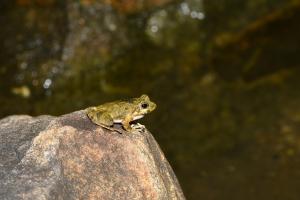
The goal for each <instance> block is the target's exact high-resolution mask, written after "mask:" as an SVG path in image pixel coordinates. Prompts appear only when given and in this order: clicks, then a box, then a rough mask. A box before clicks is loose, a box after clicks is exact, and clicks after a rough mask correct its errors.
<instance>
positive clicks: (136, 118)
mask: <svg viewBox="0 0 300 200" xmlns="http://www.w3.org/2000/svg"><path fill="white" fill-rule="evenodd" d="M143 117H144V115H138V116H135V117H133V121H134V120H138V119H141V118H143Z"/></svg>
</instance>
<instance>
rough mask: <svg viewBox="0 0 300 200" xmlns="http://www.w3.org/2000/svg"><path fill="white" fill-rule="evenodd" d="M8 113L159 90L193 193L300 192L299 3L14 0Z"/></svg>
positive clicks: (163, 141) (7, 40)
mask: <svg viewBox="0 0 300 200" xmlns="http://www.w3.org/2000/svg"><path fill="white" fill-rule="evenodd" d="M0 11H1V16H0V25H1V31H0V38H1V43H0V45H1V48H0V58H1V67H0V77H1V78H0V104H1V106H0V117H4V116H7V115H11V114H23V113H26V114H30V115H40V114H51V115H61V114H64V113H68V112H71V111H75V110H78V109H83V108H85V107H88V106H91V105H97V104H101V103H103V102H106V101H110V100H116V99H123V98H128V97H136V96H139V95H141V94H143V93H146V94H148V95H149V96H150V97H151V99H153V101H155V102H156V103H157V104H158V108H157V110H156V111H155V112H154V113H152V114H149V116H147V117H146V118H145V119H144V120H143V123H144V124H146V125H147V127H148V129H150V130H151V131H152V132H153V134H154V136H155V138H156V139H157V140H158V142H159V144H160V145H161V147H162V149H163V151H164V152H165V154H166V156H167V158H168V160H169V161H170V163H171V165H172V167H173V169H174V170H175V173H176V174H177V176H178V178H179V181H180V183H181V185H182V187H183V190H184V192H185V195H186V196H187V198H188V199H206V200H210V199H211V200H215V199H220V200H224V199H228V200H229V199H230V200H232V199H245V200H248V199H249V200H252V199H261V200H276V199H278V200H282V199H289V200H294V199H295V200H298V199H299V196H300V192H299V188H298V186H299V185H300V159H299V156H300V133H299V131H300V79H299V77H300V57H299V52H300V37H299V35H300V26H299V21H300V2H299V1H298V0H289V1H287V0H253V1H238V0H220V1H202V0H189V1H172V0H157V1H147V3H145V2H144V3H143V2H142V1H139V0H135V1H129V0H128V1H127V0H125V1H111V2H110V3H103V1H98V0H71V1H59V0H44V1H42V0H16V1H10V0H3V1H1V3H0Z"/></svg>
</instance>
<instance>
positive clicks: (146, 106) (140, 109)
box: [133, 94, 156, 117]
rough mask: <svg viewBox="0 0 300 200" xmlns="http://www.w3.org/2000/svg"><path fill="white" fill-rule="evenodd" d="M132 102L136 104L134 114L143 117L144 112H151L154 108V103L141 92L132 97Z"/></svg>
mask: <svg viewBox="0 0 300 200" xmlns="http://www.w3.org/2000/svg"><path fill="white" fill-rule="evenodd" d="M133 102H134V104H135V105H136V106H137V109H136V112H135V115H136V116H137V117H138V116H141V117H143V116H144V115H145V114H147V113H150V112H152V111H153V110H154V109H155V108H156V104H155V103H154V102H152V101H150V98H149V97H148V96H147V95H145V94H143V95H142V96H140V97H139V98H135V99H134V101H133Z"/></svg>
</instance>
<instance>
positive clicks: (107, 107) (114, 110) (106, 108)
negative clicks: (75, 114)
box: [97, 101, 135, 119]
mask: <svg viewBox="0 0 300 200" xmlns="http://www.w3.org/2000/svg"><path fill="white" fill-rule="evenodd" d="M134 109H135V108H134V106H133V105H132V104H131V103H129V102H126V101H114V102H109V103H105V104H102V105H100V106H98V107H97V110H98V111H99V112H106V113H109V114H110V115H111V116H112V117H113V118H120V119H122V118H124V116H126V115H127V114H128V113H131V112H133V111H134Z"/></svg>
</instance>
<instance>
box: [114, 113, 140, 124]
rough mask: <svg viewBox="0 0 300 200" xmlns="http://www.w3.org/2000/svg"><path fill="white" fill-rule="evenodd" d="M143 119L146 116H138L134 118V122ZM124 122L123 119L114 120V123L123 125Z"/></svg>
mask: <svg viewBox="0 0 300 200" xmlns="http://www.w3.org/2000/svg"><path fill="white" fill-rule="evenodd" d="M143 117H144V115H138V116H135V117H134V118H133V120H132V121H135V120H138V119H141V118H143ZM122 121H123V120H122V119H114V123H122Z"/></svg>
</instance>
